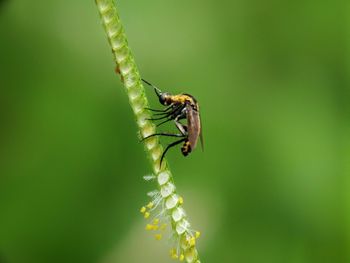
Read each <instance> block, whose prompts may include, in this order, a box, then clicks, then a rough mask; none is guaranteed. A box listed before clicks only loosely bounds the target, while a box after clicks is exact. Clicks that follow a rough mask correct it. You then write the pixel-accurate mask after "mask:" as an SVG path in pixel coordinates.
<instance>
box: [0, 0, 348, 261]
mask: <svg viewBox="0 0 350 263" xmlns="http://www.w3.org/2000/svg"><path fill="white" fill-rule="evenodd" d="M118 6H119V12H120V15H121V18H122V20H123V23H124V27H125V30H126V33H127V36H128V39H129V44H130V46H131V48H132V51H133V53H134V55H135V58H136V62H137V63H138V66H139V69H140V72H141V74H142V76H143V77H144V78H146V79H148V80H149V81H151V82H153V83H154V84H156V85H157V86H159V87H160V88H162V89H163V90H165V91H169V92H172V93H180V92H188V93H190V94H193V95H194V96H195V97H196V98H197V99H198V101H199V102H200V106H201V111H202V122H203V126H204V128H203V129H204V137H205V151H204V152H201V151H200V150H199V149H197V150H196V151H195V152H193V153H192V154H191V155H190V156H189V157H187V158H184V157H183V156H182V155H181V153H180V149H179V148H177V149H173V150H172V151H170V153H169V154H168V161H169V163H170V165H171V168H172V171H173V174H174V176H175V181H176V184H177V187H178V192H179V193H180V194H181V195H182V196H183V197H184V200H185V208H186V210H187V212H188V214H189V218H190V220H191V222H192V225H193V227H194V228H195V229H199V230H201V232H202V236H201V238H200V239H199V241H198V249H199V251H200V255H201V259H202V262H239V263H255V262H256V263H261V262H267V263H284V262H287V263H289V262H290V263H304V262H322V263H323V262H332V263H333V262H335V263H338V262H339V263H345V262H350V256H349V254H350V235H349V234H350V213H349V211H350V210H349V209H350V194H349V190H350V179H349V175H350V165H349V162H350V119H349V117H350V103H349V99H350V90H349V89H350V85H349V78H350V77H349V76H350V74H349V73H350V72H349V64H348V62H349V60H350V55H349V52H348V51H349V49H348V48H349V42H348V40H349V38H348V36H349V20H348V19H347V16H348V14H349V8H348V5H345V4H344V3H342V2H341V1H334V2H327V1H309V0H305V1H276V0H267V1H260V0H248V1H243V0H235V1H220V2H219V1H214V0H205V1H200V0H194V1H161V0H154V1H152V0H151V1H130V0H129V1H127V0H121V1H118ZM0 87H1V89H0V92H1V93H0V123H1V124H0V125H1V129H0V145H1V147H0V262H1V263H34V262H35V263H48V262H50V263H56V262H57V263H58V262H60V263H61V262H67V263H70V262H75V263H78V262H82V263H89V262H91V263H95V262H97V263H115V262H131V263H134V262H172V260H171V259H170V258H169V255H168V250H169V248H170V247H169V245H168V244H167V242H166V241H164V240H163V241H161V242H159V241H155V240H154V238H153V237H152V235H151V234H150V233H146V231H144V224H145V221H144V220H143V219H142V216H141V215H140V213H139V208H140V206H142V205H143V204H145V203H147V201H148V200H147V197H146V193H147V192H148V191H149V190H152V189H153V188H154V184H152V183H146V182H144V181H143V180H142V176H143V175H145V174H148V173H149V172H150V165H149V163H148V160H147V158H146V156H145V153H144V151H143V146H142V144H140V143H139V142H138V139H137V134H136V132H137V128H136V125H135V122H134V117H133V114H132V111H131V109H130V107H129V105H128V101H127V97H126V94H125V92H124V90H123V87H122V85H121V83H120V81H119V78H118V77H117V76H116V74H115V73H114V63H113V59H112V54H111V51H110V47H109V46H108V44H107V40H106V36H105V33H104V31H103V28H102V26H101V23H100V18H99V15H98V12H97V8H96V6H95V4H94V1H92V0H91V1H83V0H75V1H68V0H65V1H44V0H37V1H29V0H22V1H21V0H8V1H3V2H2V3H1V7H0ZM148 94H149V99H150V102H151V105H152V106H153V107H155V108H157V107H158V106H159V105H158V102H157V100H156V98H155V97H154V94H153V93H152V91H151V90H149V91H148ZM164 129H165V130H168V131H170V130H173V129H174V127H173V125H171V124H169V125H168V126H166V127H164ZM162 142H163V143H164V144H166V143H167V142H168V141H167V140H162Z"/></svg>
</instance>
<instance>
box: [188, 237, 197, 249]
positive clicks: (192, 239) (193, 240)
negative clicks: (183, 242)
mask: <svg viewBox="0 0 350 263" xmlns="http://www.w3.org/2000/svg"><path fill="white" fill-rule="evenodd" d="M188 244H189V245H190V247H194V246H195V245H196V238H195V237H191V238H190V240H188Z"/></svg>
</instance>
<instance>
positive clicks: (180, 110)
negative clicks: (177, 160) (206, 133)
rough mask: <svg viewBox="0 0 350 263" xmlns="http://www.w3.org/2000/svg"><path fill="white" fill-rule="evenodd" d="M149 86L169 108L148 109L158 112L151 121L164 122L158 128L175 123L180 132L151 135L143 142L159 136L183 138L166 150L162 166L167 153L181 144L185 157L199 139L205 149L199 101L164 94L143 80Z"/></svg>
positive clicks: (188, 95) (190, 97)
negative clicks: (184, 121)
mask: <svg viewBox="0 0 350 263" xmlns="http://www.w3.org/2000/svg"><path fill="white" fill-rule="evenodd" d="M142 81H144V82H145V83H146V84H147V85H149V86H151V87H152V88H153V89H154V91H155V93H156V95H157V97H158V99H159V102H160V103H161V104H162V105H164V106H167V107H166V108H165V109H163V110H156V109H150V108H147V109H148V110H150V111H153V112H156V113H155V114H154V115H155V118H151V119H149V120H156V121H158V120H162V122H160V123H159V124H157V126H160V125H162V124H164V123H166V122H169V121H174V123H175V125H176V127H177V129H178V130H179V131H180V133H178V134H173V133H167V132H160V133H154V134H151V135H149V136H147V137H145V138H143V140H146V139H148V138H150V137H153V136H156V135H159V136H168V137H177V138H181V139H179V140H177V141H175V142H173V143H170V144H169V145H168V146H167V147H166V148H165V150H164V152H163V154H162V157H161V159H160V166H161V165H162V161H163V158H164V156H165V154H166V152H167V151H168V150H169V149H170V148H171V147H174V146H176V145H178V144H180V143H183V145H182V147H181V152H182V154H183V155H184V156H187V155H188V154H189V153H190V152H192V151H193V150H194V149H195V148H196V146H197V141H198V138H200V141H201V146H202V149H203V136H202V126H201V119H200V114H199V105H198V102H197V100H196V99H195V98H194V97H193V96H192V95H190V94H187V93H181V94H178V95H171V94H170V93H168V92H162V91H161V90H160V89H158V88H157V87H156V86H154V85H152V84H151V83H150V82H148V81H147V80H144V79H142ZM182 119H186V120H187V123H186V124H182V123H181V122H180V120H182Z"/></svg>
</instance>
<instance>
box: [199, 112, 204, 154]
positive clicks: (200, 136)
mask: <svg viewBox="0 0 350 263" xmlns="http://www.w3.org/2000/svg"><path fill="white" fill-rule="evenodd" d="M199 121H200V128H201V129H200V130H201V131H200V133H199V139H200V140H201V147H202V151H204V140H203V126H202V118H201V116H199Z"/></svg>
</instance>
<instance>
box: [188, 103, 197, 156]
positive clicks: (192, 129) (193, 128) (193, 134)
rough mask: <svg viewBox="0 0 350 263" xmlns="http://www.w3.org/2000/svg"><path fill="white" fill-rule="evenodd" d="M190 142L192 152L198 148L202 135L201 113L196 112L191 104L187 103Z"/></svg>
mask: <svg viewBox="0 0 350 263" xmlns="http://www.w3.org/2000/svg"><path fill="white" fill-rule="evenodd" d="M186 110H187V132H188V140H189V142H190V145H191V148H192V150H194V149H195V148H196V145H197V141H198V137H199V135H200V134H201V120H200V117H199V112H198V111H196V110H194V109H193V108H192V106H191V104H190V103H186Z"/></svg>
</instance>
